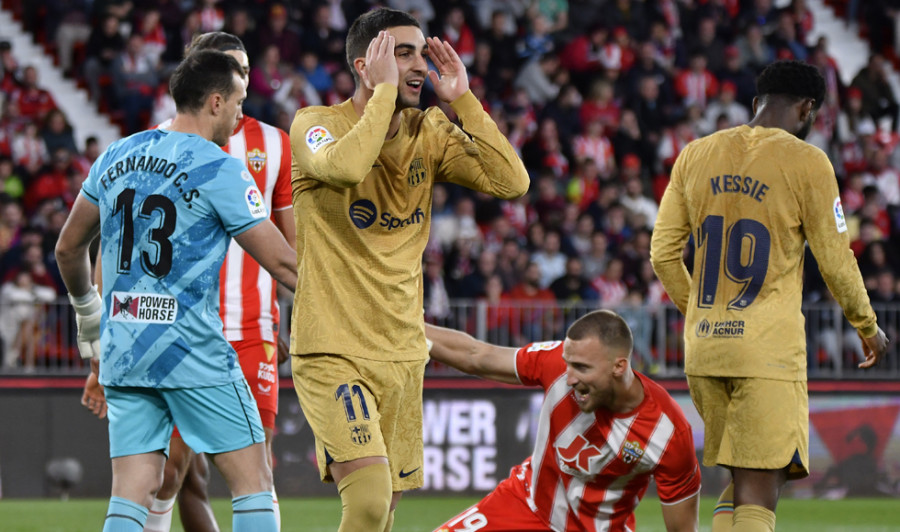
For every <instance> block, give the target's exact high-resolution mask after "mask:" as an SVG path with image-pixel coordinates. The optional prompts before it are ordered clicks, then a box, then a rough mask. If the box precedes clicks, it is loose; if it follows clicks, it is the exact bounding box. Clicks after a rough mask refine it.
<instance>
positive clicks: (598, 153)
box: [573, 119, 616, 179]
mask: <svg viewBox="0 0 900 532" xmlns="http://www.w3.org/2000/svg"><path fill="white" fill-rule="evenodd" d="M603 133H604V130H603V124H602V123H601V122H600V120H599V119H594V120H591V121H590V122H587V123H586V124H585V126H584V133H582V134H581V135H578V136H576V137H575V141H574V147H573V150H574V155H575V162H576V163H582V162H584V161H585V160H586V159H591V160H592V161H594V164H595V165H596V166H597V172H598V175H599V176H600V178H601V179H608V178H609V177H610V176H612V175H614V174H615V173H616V157H615V153H614V152H613V147H612V143H611V142H610V141H609V139H608V138H606V137H605V136H604V134H603Z"/></svg>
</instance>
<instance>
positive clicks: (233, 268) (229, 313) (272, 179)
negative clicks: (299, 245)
mask: <svg viewBox="0 0 900 532" xmlns="http://www.w3.org/2000/svg"><path fill="white" fill-rule="evenodd" d="M224 149H225V151H227V152H228V153H230V154H231V155H233V156H234V157H236V158H238V159H240V160H241V161H242V162H243V163H244V165H245V166H246V167H247V169H248V170H249V171H250V175H252V176H253V179H254V180H256V186H257V187H259V190H260V192H262V195H263V200H264V201H265V204H266V209H268V210H269V213H272V212H274V211H279V210H283V209H290V208H291V141H290V138H289V137H288V135H287V133H285V132H284V131H282V130H280V129H278V128H276V127H273V126H270V125H269V124H265V123H263V122H260V121H259V120H256V119H255V118H250V117H249V116H246V115H245V116H244V119H243V120H242V121H241V122H240V123H239V124H238V127H237V128H236V129H235V132H234V133H233V134H232V136H231V138H230V139H229V140H228V145H227V146H225V148H224ZM219 315H220V316H221V317H222V323H223V324H224V326H225V328H224V332H225V339H227V340H228V341H229V342H233V341H238V340H252V339H262V340H265V341H269V342H274V341H275V328H276V326H277V324H278V302H277V300H276V297H275V282H274V281H273V279H272V276H271V275H269V272H267V271H266V270H264V269H263V268H262V267H260V265H259V263H258V262H256V261H255V260H254V259H253V257H251V256H250V255H248V254H247V252H245V251H244V250H243V249H242V248H241V246H239V245H238V244H237V242H235V241H234V240H233V239H232V241H231V244H230V245H229V248H228V254H227V255H225V262H224V263H223V264H222V271H221V275H220V276H219Z"/></svg>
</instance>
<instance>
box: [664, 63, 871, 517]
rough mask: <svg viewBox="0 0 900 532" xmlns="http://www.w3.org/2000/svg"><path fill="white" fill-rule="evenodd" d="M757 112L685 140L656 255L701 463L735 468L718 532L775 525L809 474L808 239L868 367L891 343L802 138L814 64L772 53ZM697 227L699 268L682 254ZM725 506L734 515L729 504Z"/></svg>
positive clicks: (817, 156) (824, 172)
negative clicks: (677, 334) (783, 495)
mask: <svg viewBox="0 0 900 532" xmlns="http://www.w3.org/2000/svg"><path fill="white" fill-rule="evenodd" d="M757 93H758V95H757V97H756V98H755V99H754V101H753V110H754V115H755V116H754V118H753V120H752V121H751V122H750V123H749V124H747V125H743V126H739V127H736V128H732V129H727V130H724V131H721V132H718V133H715V134H713V135H710V136H708V137H705V138H702V139H699V140H696V141H694V142H692V143H690V144H689V145H688V146H687V147H686V148H685V149H684V151H682V152H681V154H680V155H679V157H678V159H677V160H676V162H675V166H674V168H673V169H672V180H671V182H670V184H669V187H668V188H667V189H666V192H665V195H664V196H663V199H662V202H661V205H660V209H659V217H658V219H657V221H656V225H655V227H654V230H653V238H652V241H651V249H650V253H651V260H652V262H653V267H654V269H655V270H656V273H657V275H658V276H659V278H660V280H661V281H662V283H663V285H664V287H665V289H666V291H667V292H668V293H669V295H670V296H671V298H672V301H674V302H675V304H676V305H677V306H678V308H679V310H681V311H682V312H683V313H684V314H685V316H686V322H685V329H684V335H685V373H686V374H687V378H688V384H689V386H690V391H691V397H692V399H693V401H694V404H695V405H696V407H697V410H698V411H699V412H700V415H701V417H702V418H703V422H704V425H705V437H704V449H703V463H704V465H707V466H712V465H716V464H718V465H721V466H724V467H726V468H728V469H729V470H730V471H731V474H732V480H733V482H732V484H730V485H729V486H728V488H726V490H725V492H723V494H722V496H721V498H720V499H719V504H718V505H717V511H716V514H715V517H714V518H713V532H722V531H726V530H734V531H736V532H761V531H767V530H768V531H771V530H774V529H775V506H776V503H777V502H778V495H779V493H780V491H781V488H782V487H783V486H784V483H785V482H786V481H787V480H789V479H796V478H802V477H805V476H807V475H808V474H809V404H808V397H807V389H806V336H805V331H804V320H803V315H802V314H801V312H800V305H801V301H802V291H803V253H804V246H805V244H806V243H807V242H808V243H809V247H810V249H811V250H812V252H813V254H814V255H815V257H816V260H817V261H818V263H819V270H820V271H821V272H822V276H823V277H824V278H825V281H826V283H827V284H828V288H829V290H831V293H832V294H834V297H835V299H836V300H837V301H838V302H839V303H840V304H841V306H842V307H843V309H844V314H845V315H846V317H847V319H848V321H849V322H850V323H851V324H852V325H853V326H854V327H856V329H857V330H858V332H859V336H860V338H862V340H863V348H864V351H865V355H866V360H865V361H864V362H862V363H861V364H860V367H863V368H869V367H872V366H874V365H875V364H876V363H877V362H878V360H879V359H880V358H881V357H882V356H883V355H884V352H885V349H886V345H887V339H886V338H885V335H884V333H883V332H882V331H881V329H879V327H878V325H877V323H876V320H875V313H874V312H873V311H872V307H871V305H870V304H869V298H868V296H867V294H866V290H865V287H864V286H863V281H862V276H861V275H860V273H859V268H858V267H857V264H856V260H855V258H854V256H853V252H852V251H850V247H849V238H848V236H847V223H846V221H845V219H844V213H843V209H842V208H841V203H840V196H839V192H838V186H837V181H836V180H835V176H834V169H833V168H832V167H831V163H830V162H829V161H828V158H827V156H826V155H825V153H823V152H822V150H820V149H818V148H816V147H814V146H812V145H810V144H807V143H805V142H803V140H802V139H803V138H805V137H806V134H807V133H808V132H809V130H810V127H811V126H812V124H813V122H814V121H815V116H816V111H817V110H818V109H819V107H820V106H821V105H822V102H823V100H824V98H825V80H824V79H823V78H822V75H821V74H820V73H819V71H818V70H816V68H815V67H813V66H811V65H807V64H805V63H800V62H796V61H779V62H776V63H773V64H772V65H770V66H769V67H767V68H766V69H765V70H764V71H763V72H762V74H760V76H759V78H758V79H757ZM691 235H693V238H694V245H695V255H694V268H693V272H692V274H689V273H688V271H687V269H686V268H685V265H684V263H683V261H682V251H683V249H684V247H685V244H686V243H687V241H688V237H690V236H691ZM732 501H733V508H734V510H733V514H732V512H731V508H732Z"/></svg>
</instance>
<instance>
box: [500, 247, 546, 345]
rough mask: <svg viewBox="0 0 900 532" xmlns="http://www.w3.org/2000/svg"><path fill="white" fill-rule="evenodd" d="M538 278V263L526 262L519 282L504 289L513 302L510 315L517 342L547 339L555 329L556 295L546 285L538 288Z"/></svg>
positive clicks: (539, 285) (539, 278) (523, 342)
mask: <svg viewBox="0 0 900 532" xmlns="http://www.w3.org/2000/svg"><path fill="white" fill-rule="evenodd" d="M540 280H541V269H540V266H538V265H537V264H535V263H534V262H530V263H529V264H528V266H527V267H526V268H525V273H524V275H523V276H522V282H521V283H519V284H518V285H516V286H515V287H513V288H512V289H511V290H509V292H507V293H506V297H507V298H508V299H510V300H511V301H512V302H514V303H515V307H514V319H515V321H516V322H517V323H518V325H519V329H520V335H521V337H520V338H518V339H517V340H518V342H517V343H519V344H520V345H524V344H526V343H530V342H537V341H541V340H547V339H549V338H552V337H553V334H554V333H555V332H556V318H557V312H556V296H555V295H554V294H553V292H551V291H550V290H549V289H547V288H541V284H540ZM516 318H517V319H516Z"/></svg>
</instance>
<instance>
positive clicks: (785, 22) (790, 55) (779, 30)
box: [769, 11, 809, 61]
mask: <svg viewBox="0 0 900 532" xmlns="http://www.w3.org/2000/svg"><path fill="white" fill-rule="evenodd" d="M769 44H770V45H771V46H772V49H773V50H774V51H775V56H776V57H778V58H779V59H796V60H797V61H806V58H807V56H808V55H809V52H808V51H807V49H806V44H804V43H803V41H801V40H800V39H799V37H798V36H797V26H796V25H795V24H794V16H793V15H792V14H791V13H790V12H788V11H782V12H781V14H779V15H778V25H777V26H776V27H775V31H774V32H772V34H771V35H770V36H769Z"/></svg>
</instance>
